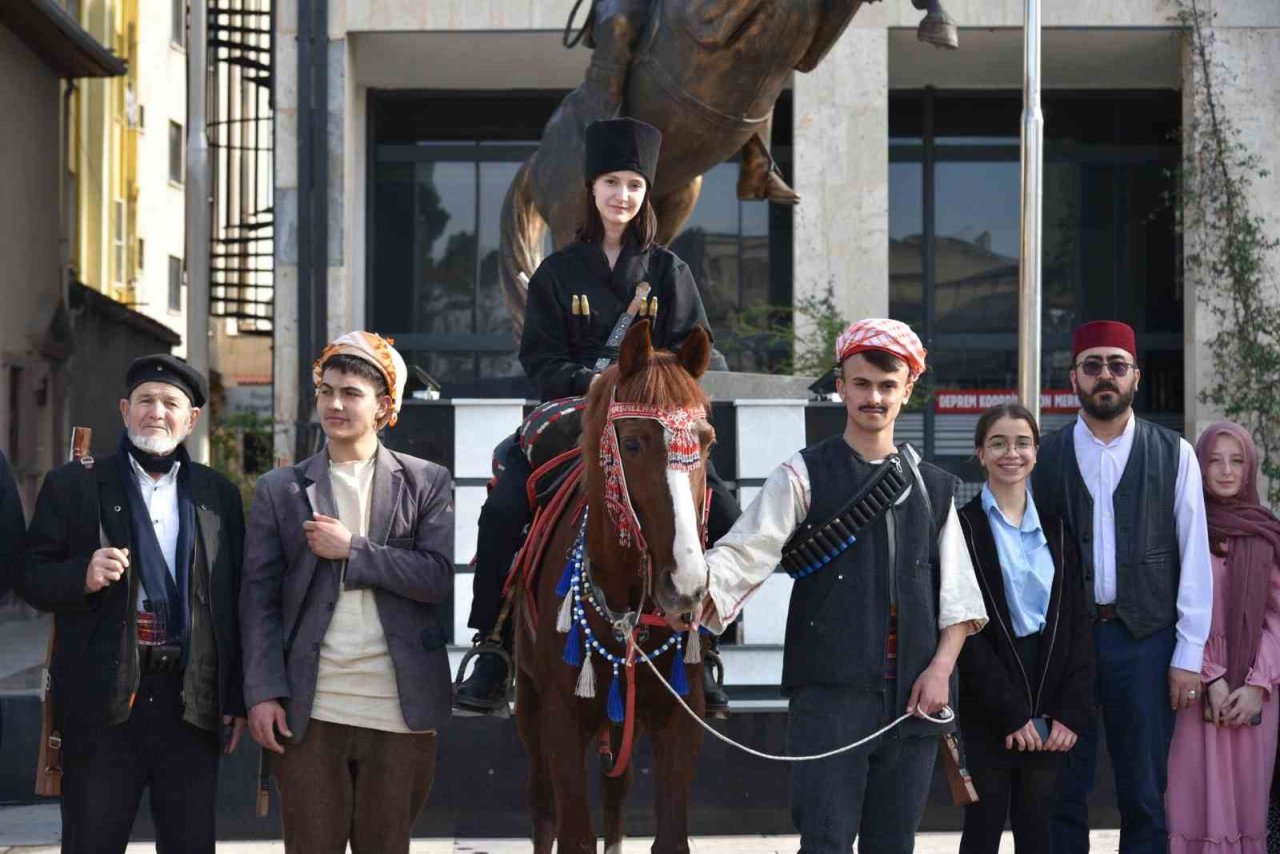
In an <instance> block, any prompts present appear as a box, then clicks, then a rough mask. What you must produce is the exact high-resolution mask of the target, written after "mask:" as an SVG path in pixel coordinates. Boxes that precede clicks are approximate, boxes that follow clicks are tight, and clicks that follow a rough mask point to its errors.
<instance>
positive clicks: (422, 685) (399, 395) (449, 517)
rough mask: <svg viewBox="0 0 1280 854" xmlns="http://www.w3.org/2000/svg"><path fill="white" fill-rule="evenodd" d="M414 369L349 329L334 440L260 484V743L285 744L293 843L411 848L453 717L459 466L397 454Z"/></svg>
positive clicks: (328, 422) (248, 657)
mask: <svg viewBox="0 0 1280 854" xmlns="http://www.w3.org/2000/svg"><path fill="white" fill-rule="evenodd" d="M405 379H406V368H405V363H404V360H403V359H402V358H401V357H400V354H399V353H397V352H396V350H395V348H394V347H393V346H392V342H391V341H389V340H387V339H384V338H382V337H380V336H378V335H375V334H373V333H370V332H351V333H348V334H347V335H343V336H342V337H341V338H338V339H337V340H336V341H334V342H333V343H331V344H330V345H329V346H328V347H326V348H325V350H324V352H323V353H322V354H321V356H320V358H319V359H317V360H316V365H315V382H316V415H317V417H318V418H319V420H320V424H321V427H322V428H323V430H324V433H325V437H326V438H327V440H328V443H327V446H326V448H325V449H324V450H322V451H321V452H320V453H318V454H316V455H315V456H313V457H311V458H309V459H306V460H303V461H302V462H301V463H299V464H297V465H296V466H293V467H291V468H280V469H276V470H275V471H273V472H270V473H269V474H266V475H264V476H263V477H262V478H261V479H260V480H259V481H258V485H257V489H256V491H255V493H254V500H253V505H252V508H251V512H250V518H249V528H248V535H247V541H248V545H247V547H246V553H245V568H244V586H243V589H242V594H241V626H242V630H243V639H244V655H245V699H246V702H247V704H248V705H249V708H250V711H249V720H250V723H249V727H250V732H251V734H252V735H253V738H254V740H255V741H257V742H258V744H260V745H262V746H263V747H264V748H266V749H267V750H270V751H273V752H274V753H275V754H277V756H276V757H274V760H275V761H274V771H275V775H276V780H277V783H278V784H279V787H280V794H281V797H282V799H283V805H284V810H283V815H284V837H285V848H286V850H287V851H290V852H308V854H310V852H315V851H341V850H345V847H346V844H347V842H348V841H350V842H351V843H352V845H353V846H354V847H355V850H358V851H371V852H407V851H408V850H409V835H410V831H411V828H412V826H413V821H414V819H415V818H416V816H417V814H418V812H419V811H420V810H421V809H422V807H423V805H424V804H425V803H426V799H427V794H428V792H429V791H430V788H431V782H432V779H433V776H434V772H435V731H436V729H437V728H439V727H440V726H442V725H443V724H444V723H445V722H446V721H447V720H448V719H449V715H450V681H449V662H448V657H447V655H446V652H445V643H446V642H447V640H448V632H447V629H446V627H445V625H444V613H443V612H442V609H441V607H440V606H441V605H442V604H443V603H445V602H446V601H447V600H448V598H449V596H450V594H451V590H452V584H453V502H452V483H451V481H450V478H449V473H448V472H447V471H446V470H445V469H443V468H441V467H440V466H438V465H436V464H434V463H430V462H427V461H426V460H420V459H417V458H416V457H410V456H407V455H405V454H401V453H397V452H395V451H391V450H389V449H388V448H386V447H385V446H383V445H382V443H381V442H380V441H379V439H378V432H379V431H380V430H382V429H383V428H384V427H393V426H395V423H396V420H397V416H398V414H399V411H400V406H401V404H402V402H403V399H404V386H405Z"/></svg>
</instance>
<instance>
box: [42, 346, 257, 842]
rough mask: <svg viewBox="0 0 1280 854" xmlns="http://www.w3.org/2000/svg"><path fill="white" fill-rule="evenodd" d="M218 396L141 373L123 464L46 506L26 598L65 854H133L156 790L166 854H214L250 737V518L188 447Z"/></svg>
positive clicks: (133, 392)
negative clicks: (48, 689) (42, 628)
mask: <svg viewBox="0 0 1280 854" xmlns="http://www.w3.org/2000/svg"><path fill="white" fill-rule="evenodd" d="M207 396H208V383H207V382H206V380H205V378H204V377H203V376H201V375H200V373H199V372H198V371H196V370H195V369H193V368H192V367H191V366H190V365H188V364H187V363H186V362H184V361H182V360H181V359H178V358H176V357H174V356H170V355H168V354H159V355H154V356H144V357H142V358H139V359H135V360H134V361H133V362H132V363H131V364H130V365H129V368H128V372H127V375H126V378H125V397H124V398H123V399H122V400H121V401H120V416H121V418H122V420H123V421H124V431H123V434H122V435H121V437H120V445H119V449H118V451H117V453H114V454H110V455H107V456H102V457H99V458H97V460H96V462H93V463H86V462H73V463H69V464H68V465H65V466H62V467H61V468H58V469H55V470H54V471H52V472H50V473H49V474H48V475H47V476H46V477H45V480H44V484H43V486H42V487H41V489H40V495H39V498H38V499H37V500H36V509H35V514H34V516H33V518H32V520H31V526H30V528H29V530H28V539H27V547H26V556H25V559H24V562H23V566H22V583H21V585H20V587H21V590H22V592H23V594H24V595H25V596H26V598H27V599H28V601H30V602H31V604H33V605H35V606H36V607H37V608H40V609H42V610H46V611H52V612H53V613H54V614H55V615H56V622H57V638H58V640H57V647H56V648H55V650H54V654H53V665H52V673H53V687H52V692H53V694H52V696H53V710H54V719H55V724H56V726H57V728H58V729H59V730H60V731H61V732H62V735H63V752H62V760H63V780H62V850H63V851H64V852H69V854H118V852H123V851H124V850H125V846H126V845H127V844H128V842H129V833H130V830H131V829H132V827H133V822H134V817H135V815H136V813H137V810H138V803H139V800H140V799H141V797H142V793H143V791H144V790H147V789H149V790H150V802H151V815H152V820H153V821H154V823H155V828H156V848H157V850H159V851H182V852H184V854H193V852H194V853H195V854H199V852H209V854H212V852H213V850H214V838H215V834H214V816H215V812H216V810H215V795H216V793H217V774H218V755H219V753H220V752H221V751H223V750H225V751H226V752H228V753H229V752H231V751H233V750H235V747H236V744H237V742H238V741H239V739H240V734H241V732H242V731H243V729H244V726H245V708H244V697H243V691H242V681H241V660H240V627H239V622H238V618H237V609H236V602H237V598H238V595H239V587H240V563H241V554H242V551H243V545H244V510H243V507H242V504H241V500H240V493H239V492H238V491H237V490H236V488H235V486H234V485H232V483H231V482H230V481H228V480H227V479H226V478H225V477H223V476H222V475H220V474H218V473H217V472H215V471H214V470H213V469H210V468H208V467H206V466H202V465H200V464H199V463H195V462H192V461H191V458H190V457H189V456H188V454H187V450H186V448H185V447H184V446H183V441H184V440H185V439H186V437H187V436H188V435H189V434H190V432H191V429H192V427H194V426H195V423H196V421H197V420H198V419H199V417H200V410H201V407H202V406H204V403H205V399H206V398H207Z"/></svg>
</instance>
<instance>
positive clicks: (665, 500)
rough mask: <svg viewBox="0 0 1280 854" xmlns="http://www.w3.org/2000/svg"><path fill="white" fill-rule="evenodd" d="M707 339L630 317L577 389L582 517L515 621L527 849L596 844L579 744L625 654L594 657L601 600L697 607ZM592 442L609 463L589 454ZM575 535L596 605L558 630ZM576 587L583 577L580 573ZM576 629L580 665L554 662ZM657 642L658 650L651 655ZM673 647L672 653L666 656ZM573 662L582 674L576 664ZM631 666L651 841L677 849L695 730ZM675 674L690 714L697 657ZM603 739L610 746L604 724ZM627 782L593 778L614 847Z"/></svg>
mask: <svg viewBox="0 0 1280 854" xmlns="http://www.w3.org/2000/svg"><path fill="white" fill-rule="evenodd" d="M710 353H711V345H710V341H709V340H708V337H707V335H706V334H705V333H704V332H703V331H702V330H701V329H696V330H694V332H693V333H692V334H690V336H689V337H688V338H687V339H686V340H685V342H684V344H683V345H682V347H681V349H680V353H679V355H676V354H673V353H670V352H667V351H656V352H655V351H654V349H653V346H652V343H651V341H650V337H649V324H648V323H647V322H641V323H638V324H637V325H635V326H634V327H632V329H631V330H630V332H629V333H628V334H627V337H626V339H625V340H624V341H623V344H622V348H621V350H620V353H619V358H618V362H617V364H615V365H614V366H612V367H610V368H609V369H608V370H606V371H605V372H604V373H602V374H601V375H600V377H599V379H598V381H597V382H595V383H594V384H593V386H592V388H591V391H590V393H589V395H588V398H587V408H586V410H585V412H584V415H583V432H582V439H581V442H580V448H581V450H582V460H583V465H584V467H585V470H584V477H583V481H582V486H581V488H580V490H581V495H582V496H584V497H585V502H586V523H585V526H584V525H583V524H582V523H581V517H580V516H578V515H576V514H574V513H573V512H566V513H565V514H564V515H563V516H562V518H561V519H559V520H558V522H556V523H554V524H555V527H554V529H553V530H552V532H551V534H550V539H549V542H548V545H547V548H546V549H545V551H544V552H543V554H544V555H545V556H546V557H545V558H544V560H543V566H541V567H539V568H538V575H537V576H536V582H535V587H534V588H533V602H532V603H531V604H532V606H533V607H529V605H530V603H524V602H522V605H521V606H520V608H519V613H520V615H521V618H520V619H519V623H518V625H519V629H518V631H517V633H516V672H517V675H516V680H517V681H516V719H517V724H518V727H519V731H520V737H521V740H522V741H523V742H524V744H525V747H526V749H527V750H528V752H529V757H530V760H531V762H532V769H531V772H530V775H529V784H528V793H529V804H530V809H531V812H532V817H533V842H534V851H535V852H538V854H550V851H551V846H552V842H553V841H557V842H558V848H557V850H558V851H559V852H561V854H570V852H574V854H579V853H580V852H583V853H584V852H594V851H595V850H596V836H595V833H594V831H593V829H592V825H591V816H590V811H589V807H588V799H587V797H588V788H587V787H588V769H587V764H588V763H587V758H588V755H589V752H590V751H592V749H593V748H594V747H595V746H596V745H597V744H598V743H600V738H601V734H602V732H603V733H609V732H610V730H611V729H615V730H616V729H617V727H611V722H610V713H609V706H610V704H611V703H612V704H615V708H616V704H617V703H618V694H616V693H615V694H614V697H613V698H612V699H609V698H608V694H609V693H611V692H610V691H609V690H606V689H607V688H610V687H611V686H612V682H613V680H614V679H615V678H618V679H619V681H620V683H621V685H622V686H623V687H624V689H625V686H626V685H627V684H628V682H629V679H628V675H627V674H626V673H625V671H626V669H627V668H626V666H625V665H624V666H623V667H622V668H621V671H622V673H621V674H620V675H619V676H617V677H615V674H616V673H618V668H616V667H615V666H612V665H610V663H609V662H608V661H607V660H606V658H605V655H606V654H608V655H610V656H613V657H614V659H615V660H618V659H620V658H621V657H623V656H624V655H625V644H624V643H621V642H619V641H618V640H617V639H616V638H615V636H614V631H613V626H612V625H610V623H609V621H608V620H607V619H606V618H605V617H604V616H602V613H601V612H604V613H612V614H623V613H627V612H635V611H637V610H649V609H651V608H652V606H649V608H645V606H644V605H643V604H642V603H645V602H649V603H653V604H656V606H657V608H658V609H661V610H663V611H666V612H667V613H683V612H686V611H689V610H691V609H693V608H694V607H696V606H697V604H698V603H699V602H701V600H702V597H703V595H704V593H705V591H706V583H707V569H706V562H705V560H704V559H703V556H702V542H701V538H700V530H699V526H700V522H699V520H700V519H701V518H702V515H701V514H702V510H703V507H704V502H705V501H706V500H707V497H706V460H707V454H708V453H709V451H710V448H711V444H712V441H713V439H714V431H713V430H712V428H711V425H710V424H709V423H707V421H706V420H705V415H704V416H703V417H702V418H697V414H698V413H699V412H702V413H705V412H706V411H707V406H708V404H707V398H706V395H704V394H703V392H702V389H701V388H699V386H698V377H700V376H701V375H702V374H703V372H704V371H705V370H706V368H707V361H708V359H709V357H710ZM643 411H648V412H650V413H662V414H663V417H664V419H665V416H666V415H667V414H671V413H674V414H675V415H676V416H679V417H682V418H684V419H685V420H684V421H682V422H681V423H682V424H684V425H685V426H687V427H688V428H689V429H687V430H684V431H681V435H684V436H685V437H686V440H687V441H686V443H685V445H683V446H682V449H678V450H673V448H674V447H675V443H674V441H673V439H672V435H673V432H672V431H671V430H670V429H668V428H669V427H670V422H669V421H667V420H663V421H662V422H661V423H660V422H659V421H658V420H655V416H654V415H649V416H645V415H640V416H639V417H635V415H634V413H636V412H643ZM627 413H632V414H631V415H628V414H627ZM691 413H692V417H690V414H691ZM606 431H611V432H608V433H606ZM602 442H603V444H604V446H605V450H606V454H605V458H606V463H607V464H608V465H609V466H610V468H609V469H608V470H607V469H606V467H605V466H603V465H602V464H601V453H600V452H601V445H602ZM673 460H675V461H676V462H673ZM681 460H683V463H681V462H680V461H681ZM619 464H620V468H621V472H620V473H619V472H617V468H618V467H619ZM619 474H620V475H621V476H619ZM610 483H612V484H613V487H612V491H611V487H610ZM619 483H621V492H619V491H618V484H619ZM610 497H611V498H612V499H614V504H613V508H614V509H613V511H611V510H610V501H609V499H610ZM619 497H621V499H622V502H623V503H624V505H625V507H629V508H634V512H633V513H628V512H625V510H623V509H622V505H619V504H618V503H617V501H616V499H617V498H619ZM628 523H629V524H630V525H631V530H630V531H629V533H628V534H626V535H624V536H623V539H627V540H629V544H628V545H623V544H622V543H621V542H620V530H621V529H620V527H619V524H621V526H622V528H626V527H627V526H628ZM580 536H581V539H580ZM578 543H581V544H582V548H583V551H585V557H586V558H587V561H588V562H589V567H588V570H587V571H588V572H589V574H590V582H591V583H592V584H593V585H594V588H593V589H594V591H595V593H594V595H595V596H596V597H597V600H596V601H597V602H598V603H599V604H600V605H601V606H602V608H601V609H600V611H597V610H596V609H595V608H594V607H585V608H584V619H585V621H586V624H587V625H588V626H589V628H590V632H591V634H590V635H588V634H587V632H586V630H585V629H583V627H582V626H580V625H579V624H578V622H577V620H576V616H575V621H574V623H573V624H572V628H571V629H570V632H569V633H568V634H566V633H565V632H564V625H563V623H561V625H560V627H559V628H558V627H557V611H558V609H559V607H560V606H561V600H562V597H561V596H560V595H558V594H557V586H558V584H559V581H558V580H559V579H561V578H562V576H563V571H564V569H565V559H566V557H568V558H569V559H570V560H571V561H572V556H573V554H574V552H575V547H576V546H577V544H578ZM583 587H584V588H586V587H588V584H587V582H586V581H585V580H584V581H583ZM561 589H563V587H562V588H561ZM566 595H569V596H572V595H573V592H572V591H570V592H569V593H568V594H566ZM600 597H602V598H603V602H600V601H599V599H600ZM653 610H656V609H653ZM561 619H563V618H561ZM579 632H581V634H580V635H579V634H577V633H579ZM643 634H644V635H645V636H644V637H643V638H642V640H641V642H640V647H641V648H642V649H644V650H645V651H646V653H648V654H649V655H650V656H651V657H653V658H654V661H655V663H656V664H657V665H658V667H659V668H661V669H662V670H663V671H664V672H666V673H670V672H672V671H671V670H670V669H668V668H675V667H677V666H679V667H684V666H685V665H684V663H683V657H682V654H681V648H680V646H679V644H678V643H677V637H675V636H673V633H672V632H671V630H670V629H669V628H667V627H666V626H665V625H660V626H659V625H654V626H651V627H648V628H647V630H645V631H644V632H643ZM587 637H594V638H595V639H596V641H597V642H598V643H599V644H600V645H601V646H600V647H596V648H592V647H591V645H590V642H589V641H588V642H587V645H586V646H587V650H589V651H590V652H591V654H589V655H585V654H584V664H583V665H582V667H579V666H573V665H571V664H568V663H566V659H567V658H568V657H569V656H568V655H567V654H566V647H567V645H568V644H570V643H576V644H582V643H583V641H584V639H585V638H587ZM682 638H683V636H681V639H682ZM659 648H664V651H665V654H661V655H657V656H655V654H654V651H655V650H658V649H659ZM678 657H679V658H680V659H681V661H680V664H679V665H677V664H676V663H675V661H674V659H676V658H678ZM575 660H576V659H575ZM584 668H585V669H587V670H590V671H591V672H590V674H586V675H585V676H584V673H583V669H584ZM631 677H632V678H634V682H631V683H630V684H632V685H633V686H634V706H635V715H634V722H635V728H636V731H637V732H639V731H646V732H648V733H649V734H650V736H651V738H652V740H653V754H654V776H655V785H656V788H657V803H656V814H657V837H656V839H655V841H654V845H653V850H654V851H655V852H687V851H688V850H689V842H688V802H689V793H690V787H691V785H692V781H693V774H694V767H695V762H696V759H697V755H698V749H699V747H700V746H701V744H702V730H701V729H700V727H699V725H698V723H697V722H696V721H695V720H693V719H692V718H690V717H689V716H688V715H687V714H685V713H684V712H683V711H682V710H680V709H679V708H678V707H677V706H676V705H675V701H674V700H673V699H672V698H671V695H670V694H669V693H667V691H666V690H665V689H664V688H663V687H662V686H661V685H659V684H658V683H657V681H656V679H655V678H654V676H653V674H652V673H651V672H649V670H648V669H647V668H646V667H644V665H643V664H642V663H640V662H638V661H637V663H636V664H635V665H634V671H633V672H632V674H631ZM584 678H585V679H586V680H587V681H588V682H594V683H595V685H597V686H600V687H599V689H598V690H595V691H594V696H593V697H583V696H581V694H582V693H583V691H582V686H583V684H584V683H583V680H584ZM687 684H688V687H689V694H688V698H687V702H688V703H689V705H690V706H691V707H692V708H693V709H694V710H695V711H697V712H698V713H699V714H701V713H702V711H703V707H704V698H703V694H702V665H701V664H700V663H691V664H689V665H688V673H687ZM575 691H576V692H577V694H575ZM614 717H615V718H616V715H614ZM612 744H613V748H612V749H613V750H614V751H615V752H616V751H617V750H618V738H617V732H614V733H613V742H612ZM630 782H631V770H630V768H629V767H628V770H627V771H626V772H625V773H624V774H622V775H621V776H619V777H605V778H604V792H603V801H604V823H605V844H606V848H605V850H606V852H608V854H614V852H618V851H620V850H621V840H622V802H623V800H624V798H625V796H626V793H627V790H628V788H629V786H630Z"/></svg>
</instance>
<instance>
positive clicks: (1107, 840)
mask: <svg viewBox="0 0 1280 854" xmlns="http://www.w3.org/2000/svg"><path fill="white" fill-rule="evenodd" d="M59 827H60V822H59V819H58V807H57V805H56V804H41V805H39V806H25V807H0V854H58V847H57V840H58V831H59ZM651 841H652V840H649V839H640V838H637V839H629V840H627V841H626V843H624V845H623V854H644V852H647V851H648V850H649V845H650V843H651ZM690 843H691V845H690V848H691V851H692V854H790V852H793V851H795V850H796V849H797V848H798V847H799V845H798V843H799V840H798V838H797V837H795V836H700V837H696V838H694V839H691V840H690ZM1118 844H1119V833H1118V831H1114V830H1096V831H1094V832H1093V834H1092V845H1091V846H1090V847H1091V849H1092V850H1093V851H1094V852H1095V853H1096V852H1107V851H1115V850H1116V849H1117V847H1118ZM959 845H960V835H959V834H958V833H922V834H920V836H919V837H918V838H917V841H916V852H917V854H954V852H955V851H956V850H957V848H959ZM409 850H410V852H412V854H526V852H528V850H529V841H528V840H527V839H418V840H415V841H414V843H413V845H412V846H410V849H409ZM154 851H155V845H154V844H153V843H150V842H139V843H134V844H133V845H130V846H129V852H130V854H141V852H148V854H149V852H154ZM218 851H220V852H225V854H281V852H283V851H284V845H282V844H281V843H279V842H222V843H219V844H218ZM1000 852H1001V854H1013V839H1012V837H1010V835H1009V834H1007V833H1006V834H1005V838H1004V843H1003V844H1002V845H1001V846H1000Z"/></svg>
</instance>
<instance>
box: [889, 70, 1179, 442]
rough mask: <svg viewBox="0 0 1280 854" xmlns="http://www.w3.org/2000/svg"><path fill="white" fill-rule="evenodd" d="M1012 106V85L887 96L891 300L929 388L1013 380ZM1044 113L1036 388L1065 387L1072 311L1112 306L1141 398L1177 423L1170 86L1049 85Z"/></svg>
mask: <svg viewBox="0 0 1280 854" xmlns="http://www.w3.org/2000/svg"><path fill="white" fill-rule="evenodd" d="M1021 109H1022V105H1021V96H1020V94H1019V93H1016V92H1013V93H984V94H978V95H974V94H957V93H942V92H935V91H932V90H929V91H926V92H908V93H895V94H894V95H893V97H892V98H891V99H890V137H891V138H890V149H889V151H890V166H889V183H890V187H889V190H890V210H889V231H890V234H889V239H890V279H891V284H890V311H891V313H892V314H893V316H894V317H897V318H900V319H902V320H904V321H906V322H908V323H911V324H912V325H913V326H914V327H915V328H916V329H917V330H919V331H921V332H922V333H923V335H924V337H925V339H926V345H927V346H928V347H929V350H930V362H931V364H932V365H933V370H932V372H931V373H932V376H931V377H930V385H931V386H932V387H934V388H938V389H966V390H972V389H1007V388H1013V387H1015V386H1016V385H1017V374H1018V364H1017V329H1018V267H1019V262H1020V256H1021V253H1020V247H1019V243H1020V235H1019V182H1020V177H1019V176H1020V167H1019V140H1018V127H1019V121H1020V116H1021ZM1044 112H1045V141H1046V146H1045V150H1046V154H1045V167H1044V176H1043V183H1044V196H1043V235H1042V241H1043V242H1042V257H1043V273H1042V293H1043V317H1042V331H1043V345H1044V353H1043V359H1042V365H1043V375H1042V387H1043V388H1046V389H1052V388H1069V387H1070V382H1069V380H1068V377H1067V372H1068V370H1069V369H1070V361H1071V331H1072V329H1074V328H1075V327H1076V326H1077V325H1078V324H1080V323H1083V322H1085V321H1089V320H1096V319H1102V318H1113V319H1119V320H1124V321H1126V322H1128V323H1130V324H1132V325H1133V326H1134V328H1135V329H1136V330H1137V332H1138V345H1139V350H1140V352H1139V354H1138V356H1139V361H1140V362H1142V367H1143V368H1144V383H1143V385H1142V388H1141V389H1140V395H1139V400H1138V401H1137V406H1138V407H1139V409H1140V410H1142V411H1144V412H1146V413H1149V414H1152V415H1154V416H1157V417H1159V418H1161V419H1162V420H1168V421H1169V422H1171V423H1178V422H1180V420H1181V414H1182V406H1183V403H1182V382H1181V371H1180V370H1178V369H1177V368H1178V365H1180V362H1181V351H1182V293H1181V289H1180V287H1179V285H1178V265H1177V257H1178V244H1177V240H1176V236H1175V232H1174V221H1173V211H1172V208H1171V207H1170V204H1169V199H1170V196H1171V193H1172V191H1173V189H1174V186H1173V178H1172V173H1173V169H1174V167H1175V166H1176V164H1177V158H1178V143H1177V131H1178V128H1179V124H1180V105H1179V101H1178V96H1177V93H1172V92H1169V93H1166V92H1154V91H1152V92H1135V93H1128V92H1120V93H1115V92H1111V93H1096V92H1090V93H1074V92H1050V93H1046V94H1045V97H1044ZM929 420H930V422H931V423H932V422H933V419H932V418H930V419H929ZM945 426H946V425H943V424H937V425H935V428H931V429H930V430H929V435H927V436H926V443H927V444H928V445H929V446H930V447H931V448H937V436H938V435H940V434H941V433H942V432H944V430H943V428H944V427H945ZM962 444H963V443H962ZM970 444H971V442H970Z"/></svg>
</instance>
